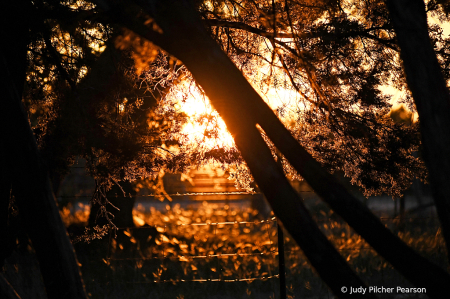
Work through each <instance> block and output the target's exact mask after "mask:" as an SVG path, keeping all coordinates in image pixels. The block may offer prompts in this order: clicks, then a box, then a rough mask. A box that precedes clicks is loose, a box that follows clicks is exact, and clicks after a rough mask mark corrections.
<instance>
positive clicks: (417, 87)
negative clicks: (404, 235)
mask: <svg viewBox="0 0 450 299" xmlns="http://www.w3.org/2000/svg"><path fill="white" fill-rule="evenodd" d="M387 4H388V8H389V13H390V17H391V20H392V23H393V24H394V29H395V33H396V34H397V41H398V44H399V46H400V55H401V58H402V61H403V67H404V70H405V74H406V80H407V82H408V87H409V89H410V90H411V93H412V95H413V98H414V102H415V104H416V107H417V112H418V113H419V120H420V131H421V135H422V144H423V157H424V160H425V163H426V165H427V168H428V172H429V180H430V186H431V190H432V194H433V198H434V202H435V204H436V210H437V213H438V215H439V219H440V221H441V226H442V232H443V236H444V239H445V242H446V244H447V253H450V251H449V246H450V183H449V182H450V95H449V90H448V89H447V86H446V82H445V80H444V77H443V75H442V70H441V67H440V66H439V63H438V61H437V58H436V54H435V53H434V50H433V47H432V45H431V42H430V38H429V36H428V24H427V15H426V12H425V4H424V3H423V1H422V0H388V1H387Z"/></svg>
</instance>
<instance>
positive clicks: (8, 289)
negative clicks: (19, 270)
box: [0, 273, 20, 299]
mask: <svg viewBox="0 0 450 299" xmlns="http://www.w3.org/2000/svg"><path fill="white" fill-rule="evenodd" d="M0 297H1V298H3V299H20V296H19V294H17V292H16V291H15V290H14V288H13V287H12V286H11V284H9V282H8V281H7V280H6V278H5V277H4V276H3V275H2V274H1V273H0Z"/></svg>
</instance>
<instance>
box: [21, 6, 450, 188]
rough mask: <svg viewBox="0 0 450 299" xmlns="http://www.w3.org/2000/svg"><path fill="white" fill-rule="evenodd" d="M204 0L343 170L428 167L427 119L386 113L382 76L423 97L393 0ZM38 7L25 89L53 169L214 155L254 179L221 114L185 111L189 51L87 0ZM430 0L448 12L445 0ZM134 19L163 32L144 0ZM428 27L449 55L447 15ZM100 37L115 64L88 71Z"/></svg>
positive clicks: (195, 160)
mask: <svg viewBox="0 0 450 299" xmlns="http://www.w3.org/2000/svg"><path fill="white" fill-rule="evenodd" d="M195 3H196V7H197V9H198V11H199V13H200V14H201V16H202V18H203V20H204V23H205V25H206V26H207V28H208V30H209V32H210V33H211V36H212V37H213V38H215V39H216V41H217V42H218V43H219V44H220V46H221V47H222V49H223V50H224V51H225V52H226V53H227V54H228V55H229V57H230V58H231V59H232V61H234V63H235V64H236V65H237V67H238V68H239V69H240V70H241V71H242V72H243V74H244V75H245V76H246V78H247V79H248V80H249V82H250V83H251V84H252V85H253V86H254V87H255V89H257V90H258V92H259V93H260V94H261V96H262V97H263V98H264V99H265V100H266V101H267V102H268V103H269V105H270V106H271V107H272V108H273V109H274V111H275V112H276V114H277V115H278V116H279V118H280V119H281V120H282V121H283V122H284V123H285V125H286V126H287V127H288V129H289V130H290V131H291V132H292V134H293V135H294V136H295V137H296V138H297V140H298V141H299V142H300V143H301V144H302V145H303V146H304V147H305V148H306V149H307V150H308V151H309V152H310V153H311V154H312V155H313V156H314V157H315V158H316V159H317V160H318V161H319V162H320V163H321V164H322V165H323V166H325V167H326V168H327V169H328V170H329V171H330V172H343V173H344V174H345V175H346V176H347V177H349V178H350V180H351V181H352V183H354V184H356V185H358V186H360V187H361V188H362V190H363V191H364V192H365V194H366V195H376V194H381V193H387V194H390V195H392V196H400V195H401V193H402V192H403V191H404V190H405V189H406V188H407V187H408V186H409V185H410V182H411V180H412V179H414V178H416V177H417V178H420V179H422V180H424V179H425V177H426V172H425V168H424V165H423V163H422V161H421V159H420V158H417V157H420V154H419V155H418V154H416V153H417V152H420V138H419V134H418V126H417V122H416V123H413V124H411V125H410V126H405V125H401V124H396V123H395V122H394V121H393V120H392V119H391V118H389V117H388V113H389V111H390V109H391V104H392V103H391V100H392V99H391V97H390V96H388V95H386V94H384V93H383V92H382V89H383V87H384V86H386V85H390V86H394V87H395V88H396V89H398V90H402V91H404V96H403V97H402V98H400V100H399V101H400V102H404V103H405V104H406V105H407V106H408V108H409V109H410V110H412V111H414V105H413V103H412V101H411V98H410V96H409V94H408V92H407V88H406V84H405V78H404V76H403V73H402V69H401V65H400V63H399V55H398V48H397V46H396V43H395V35H394V32H393V28H392V25H391V24H390V21H389V18H388V15H387V10H386V7H385V5H384V1H379V0H370V1H351V0H349V1H330V0H321V1H307V0H304V1H246V0H237V1H234V0H230V1H228V0H220V1H196V2H195ZM36 8H37V9H38V10H39V11H41V12H42V14H40V15H42V16H45V20H44V21H42V20H35V22H36V24H38V23H39V24H41V25H39V26H37V25H36V26H35V27H34V28H35V29H34V31H33V32H31V35H32V37H33V38H32V42H31V43H30V46H29V54H28V55H29V61H30V64H29V70H28V73H27V86H26V92H25V101H26V103H27V104H28V109H29V114H30V120H31V122H32V124H33V126H34V127H35V132H36V134H37V136H38V138H39V142H40V144H41V147H42V149H43V153H44V156H46V157H47V160H48V163H49V165H50V169H51V170H52V171H53V170H54V171H55V172H57V173H61V174H62V173H64V172H65V171H67V167H68V165H70V163H71V162H72V161H73V158H74V157H75V156H82V157H84V158H86V159H87V161H88V167H89V170H90V172H91V174H92V175H93V176H94V177H96V178H97V180H98V182H99V183H100V184H106V185H105V186H107V187H108V186H111V184H115V182H118V181H120V180H123V179H126V180H134V179H136V178H140V177H143V176H147V177H152V176H153V177H155V176H157V175H158V173H159V172H160V170H161V169H166V170H170V171H184V170H185V169H187V168H188V167H190V166H192V165H201V164H204V163H208V162H209V161H216V162H219V163H221V164H220V165H222V167H224V168H230V169H232V170H233V171H230V172H231V173H234V175H233V177H234V178H236V179H237V180H238V184H239V186H244V187H247V188H249V182H251V176H250V175H249V173H248V170H246V168H245V166H244V165H243V164H242V159H241V158H240V156H239V153H238V151H237V149H236V148H235V147H234V146H233V145H232V142H228V141H226V142H224V139H227V138H229V137H224V136H225V135H224V133H223V131H224V128H223V127H224V125H223V124H222V123H223V121H222V120H221V119H220V117H219V116H218V115H217V114H215V112H211V113H210V112H208V111H205V113H197V114H195V115H193V114H192V115H188V113H186V112H185V111H183V104H185V103H188V102H189V101H188V99H189V97H192V95H194V97H197V98H198V97H200V98H202V97H203V95H202V90H201V88H200V87H198V86H196V84H195V82H194V79H193V78H192V75H191V74H190V73H189V72H188V71H187V70H186V69H185V67H184V66H183V65H182V63H181V62H179V61H177V60H176V58H174V57H168V56H167V55H166V54H164V53H162V52H161V51H160V50H158V48H157V47H155V46H154V45H153V44H152V43H151V41H146V40H144V39H143V38H142V37H139V36H138V35H136V34H135V33H133V32H131V31H127V30H125V31H124V30H122V29H120V30H117V29H116V28H115V27H114V26H115V25H114V22H110V20H108V19H107V18H103V17H99V16H98V15H97V9H96V6H95V5H92V4H91V3H89V2H87V1H66V2H64V3H62V2H58V1H50V2H43V3H41V4H36ZM428 8H429V11H430V15H431V14H433V15H434V16H437V17H438V18H439V19H440V20H441V21H443V20H446V17H445V16H444V15H445V13H444V12H445V11H446V10H445V7H444V6H442V3H441V2H439V1H437V2H436V1H430V3H429V7H428ZM137 19H138V20H147V21H145V24H144V25H145V26H147V27H148V28H149V30H153V31H155V32H158V33H159V34H164V33H163V32H162V31H161V29H160V28H159V27H158V25H157V24H156V23H154V22H153V20H151V19H150V18H149V17H148V16H146V15H145V14H143V13H139V14H138V16H137ZM42 24H43V25H42ZM430 32H431V37H432V39H433V43H434V45H435V48H436V50H437V52H438V55H439V58H440V62H441V63H442V65H443V66H444V68H446V65H447V64H448V61H449V60H448V55H447V54H446V52H445V51H446V50H445V49H446V48H448V47H446V45H447V44H448V40H447V39H446V38H445V37H443V33H442V30H440V29H439V27H438V26H434V27H432V28H431V31H430ZM115 47H116V48H118V49H119V50H115V49H114V48H115ZM108 48H109V50H108ZM105 49H107V50H105ZM104 51H109V52H110V54H108V55H112V56H114V57H115V60H114V61H115V62H114V68H115V69H116V73H115V75H114V76H113V81H110V82H109V84H106V85H105V82H102V81H101V80H100V79H101V78H97V79H92V77H94V75H91V76H90V74H93V73H94V74H95V71H96V68H97V69H98V68H99V66H98V65H99V64H100V65H101V61H102V56H106V55H102V54H101V53H105V52H104ZM103 67H105V66H103ZM100 68H101V67H100ZM105 71H106V70H105ZM101 73H102V72H101V71H100V73H97V74H101ZM97 76H98V75H97ZM90 77H91V79H90ZM98 77H101V76H98ZM89 90H96V92H92V91H91V92H89ZM166 95H167V96H166ZM206 101H207V100H206ZM185 107H187V106H185ZM74 124H77V125H74ZM189 126H191V127H195V129H191V132H189ZM194 133H195V134H194ZM69 136H70V137H69ZM57 144H59V145H58V146H57ZM283 161H284V160H283ZM283 163H284V162H283ZM284 168H285V172H286V173H287V175H288V176H289V177H290V178H293V179H301V178H300V177H299V176H298V174H296V173H295V172H294V171H293V170H292V168H291V167H290V166H289V165H288V164H286V163H284Z"/></svg>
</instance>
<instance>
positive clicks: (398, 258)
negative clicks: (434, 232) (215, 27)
mask: <svg viewBox="0 0 450 299" xmlns="http://www.w3.org/2000/svg"><path fill="white" fill-rule="evenodd" d="M137 2H138V3H139V4H140V5H141V6H142V7H144V9H146V10H147V11H148V12H149V13H150V14H151V15H152V16H153V17H154V18H155V19H156V21H157V23H158V25H159V26H160V27H162V30H163V32H164V35H159V34H156V33H154V32H153V33H152V32H149V31H148V29H146V28H145V27H143V26H140V25H139V24H136V23H135V22H133V21H132V20H130V18H129V17H128V16H124V17H123V18H122V19H120V20H119V21H120V22H122V24H124V25H125V26H127V27H129V28H130V29H132V30H133V31H135V32H136V33H138V34H141V35H142V36H144V37H147V38H148V39H150V40H152V41H153V42H155V43H157V44H158V45H160V46H161V47H163V48H164V49H165V50H167V51H168V52H170V53H172V54H174V55H175V56H177V58H180V59H181V60H182V61H183V62H184V63H185V64H186V65H187V67H188V68H189V70H190V71H191V72H192V73H193V74H194V76H195V79H196V80H197V82H198V83H199V84H200V85H201V86H202V87H203V89H204V90H205V91H206V94H207V95H208V96H209V98H210V100H211V102H212V104H213V105H214V107H215V108H216V109H217V110H218V111H219V113H220V114H221V116H222V117H223V118H224V120H225V122H226V124H227V127H228V129H229V130H230V132H231V133H232V134H233V136H234V138H235V141H236V144H237V145H238V147H239V149H240V150H241V153H242V155H243V156H244V159H245V160H246V162H247V163H248V165H249V167H250V169H251V171H252V174H253V175H254V177H255V180H256V181H257V183H258V185H259V186H260V187H261V189H262V190H263V192H264V193H265V194H266V196H267V199H268V200H269V202H270V204H271V206H272V208H273V209H274V211H275V214H276V215H277V216H278V217H279V218H280V219H281V221H282V222H283V224H284V226H285V228H286V229H287V230H288V231H289V232H290V233H291V235H292V236H293V237H294V239H295V240H296V241H297V242H298V243H299V245H300V246H301V247H302V249H303V250H304V251H305V253H306V255H307V256H308V258H309V259H310V261H311V263H312V264H313V266H314V267H315V268H316V270H317V271H318V272H319V274H320V275H321V276H322V277H323V278H324V280H325V281H326V283H327V284H328V285H329V286H330V288H332V290H333V292H335V294H336V295H338V296H340V297H342V296H345V295H343V294H342V293H341V292H340V290H339V289H337V288H336V285H335V284H334V282H333V281H329V279H328V277H327V276H329V273H330V271H335V272H334V273H337V272H340V271H339V270H337V269H338V268H339V267H341V266H342V269H345V268H346V267H345V266H343V265H336V267H333V270H330V268H321V265H320V260H321V259H323V258H324V256H326V255H328V254H329V255H334V253H333V251H334V250H331V249H330V248H328V247H327V246H326V245H324V244H321V243H320V241H319V240H320V238H321V237H320V236H319V235H318V234H316V233H313V231H316V230H315V229H316V228H317V226H315V224H314V225H313V224H312V223H310V222H309V219H310V216H309V214H308V213H307V212H306V211H304V210H303V205H302V203H301V200H300V199H299V198H298V196H297V195H296V194H295V193H293V191H292V190H291V188H290V186H289V185H288V184H286V182H285V178H284V177H282V175H281V174H280V172H279V169H278V168H277V167H276V165H275V166H274V165H273V159H272V158H271V155H270V154H269V152H268V149H267V147H266V145H265V143H264V142H263V141H262V139H261V137H260V136H259V132H258V131H257V130H256V127H255V126H256V125H257V124H259V125H260V126H261V127H262V129H264V131H265V132H266V134H267V135H268V136H269V137H270V138H271V140H272V141H273V142H274V143H275V145H276V146H277V148H278V150H280V152H282V154H284V155H285V157H286V158H287V159H288V160H289V161H290V162H291V163H292V165H293V166H294V167H295V168H296V169H297V171H299V173H300V174H301V175H302V176H303V177H304V178H305V179H306V181H307V182H308V183H309V184H310V185H311V186H312V187H313V189H314V190H315V191H316V192H317V193H318V194H319V195H320V196H321V197H322V198H323V199H324V200H325V201H326V202H327V203H328V204H329V205H330V206H331V207H332V208H333V210H334V211H335V212H336V213H338V214H339V215H341V216H342V217H343V218H344V219H345V220H346V221H347V222H348V223H349V224H350V225H351V226H352V227H353V228H354V229H355V230H356V231H357V232H358V233H359V234H361V235H362V237H363V238H365V239H366V240H367V241H368V243H369V244H371V245H372V246H373V247H374V248H375V249H376V250H377V251H378V252H379V253H380V254H381V255H382V256H383V257H385V258H386V259H387V260H388V261H389V262H390V263H391V264H393V265H394V267H395V268H396V269H398V270H399V271H400V272H401V273H402V274H403V275H404V276H405V277H406V278H407V279H408V280H410V281H411V282H412V283H414V284H415V285H417V286H423V287H427V290H428V294H429V295H430V296H431V297H434V298H442V296H443V295H442V294H446V296H450V277H449V275H448V273H446V272H445V271H443V270H442V269H441V268H440V267H438V266H436V265H433V264H432V263H430V262H429V261H427V260H426V259H424V258H423V257H421V256H420V255H418V254H416V253H415V252H414V251H413V250H412V249H411V248H409V247H408V246H407V245H406V244H404V243H403V242H402V241H401V240H399V239H398V238H397V237H396V236H394V235H393V234H392V233H391V232H390V231H389V230H388V229H386V228H385V227H384V225H382V224H381V222H380V221H379V219H377V218H376V217H375V216H374V215H373V214H372V213H371V212H370V210H369V209H368V208H367V207H366V206H364V205H363V204H362V203H361V202H360V201H359V200H357V199H356V198H354V197H353V196H352V195H351V194H350V193H349V192H348V191H347V190H346V189H345V188H344V187H343V186H342V185H340V184H339V183H338V182H337V181H336V179H335V178H333V177H332V176H331V175H330V174H329V173H327V172H326V171H325V170H324V169H323V168H322V167H321V166H320V165H319V163H317V162H316V161H315V160H314V159H313V158H312V157H311V156H310V155H309V154H308V153H307V152H306V150H305V149H304V148H303V147H301V146H300V145H299V144H298V142H297V141H296V140H295V139H294V138H293V137H292V135H291V134H290V133H289V131H288V130H287V129H286V128H285V127H284V126H283V125H282V124H281V123H280V121H279V120H278V119H277V117H276V116H275V115H274V113H273V112H272V111H271V109H270V108H269V107H268V106H267V105H266V104H265V103H264V102H263V101H262V99H261V98H260V97H259V95H258V94H257V93H256V92H255V91H254V90H253V88H252V87H251V86H250V85H249V84H248V82H247V81H246V80H245V79H244V78H243V76H242V74H241V73H240V72H239V70H238V69H237V68H236V67H235V66H234V65H233V64H232V63H231V61H230V60H229V59H228V57H227V56H226V55H225V54H224V53H223V52H222V51H221V49H220V47H219V46H218V45H217V44H215V43H214V42H213V41H212V40H211V38H210V37H209V36H208V35H207V33H206V31H205V30H204V28H203V26H202V24H201V23H200V19H199V18H198V17H197V16H196V15H195V12H193V11H192V9H191V8H189V6H188V5H187V4H186V2H184V3H183V4H181V1H178V2H176V3H174V2H172V1H170V2H169V1H159V2H158V3H154V4H153V5H152V6H147V7H146V5H147V3H146V2H145V1H137ZM122 12H123V11H122ZM212 78H213V79H212ZM257 135H258V136H259V137H258V136H257ZM323 186H327V188H323ZM300 223H302V224H300ZM299 227H308V229H311V231H306V232H305V231H302V229H301V228H299ZM303 234H305V235H303ZM305 236H307V238H306V239H308V242H309V243H310V244H306V245H305V244H304V240H305V239H304V237H305ZM308 246H312V248H314V249H313V250H312V251H313V252H310V253H308V248H307V247H308ZM314 250H316V251H315V252H316V253H317V254H314ZM412 261H414V262H412ZM336 271H337V272H336ZM431 273H433V274H431ZM347 274H348V275H349V277H350V276H352V275H351V274H349V273H347ZM342 277H344V275H342ZM342 277H341V278H342ZM333 279H336V276H334V277H333ZM348 279H350V278H348ZM344 280H345V279H344ZM347 281H349V280H347Z"/></svg>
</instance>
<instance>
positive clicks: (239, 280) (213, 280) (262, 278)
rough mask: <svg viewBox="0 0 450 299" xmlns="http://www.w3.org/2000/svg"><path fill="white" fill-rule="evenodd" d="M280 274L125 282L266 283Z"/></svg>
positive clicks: (130, 282) (132, 282)
mask: <svg viewBox="0 0 450 299" xmlns="http://www.w3.org/2000/svg"><path fill="white" fill-rule="evenodd" d="M278 277H279V274H275V275H271V276H263V277H249V278H235V279H221V278H210V279H206V278H200V279H166V280H153V281H125V282H124V283H129V284H145V283H168V282H170V283H179V282H251V281H255V280H260V281H266V280H268V279H273V278H278Z"/></svg>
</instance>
